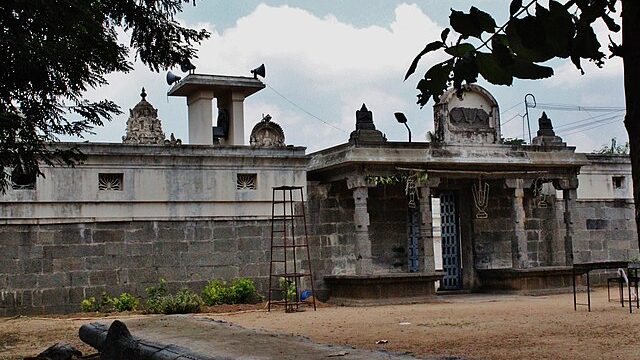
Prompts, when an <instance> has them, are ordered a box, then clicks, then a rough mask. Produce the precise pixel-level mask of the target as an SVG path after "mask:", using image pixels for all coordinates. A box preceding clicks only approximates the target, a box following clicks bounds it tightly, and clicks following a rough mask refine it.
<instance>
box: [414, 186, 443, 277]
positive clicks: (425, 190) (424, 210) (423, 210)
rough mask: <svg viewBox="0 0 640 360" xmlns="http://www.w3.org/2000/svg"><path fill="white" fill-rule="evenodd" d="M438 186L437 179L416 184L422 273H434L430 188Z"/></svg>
mask: <svg viewBox="0 0 640 360" xmlns="http://www.w3.org/2000/svg"><path fill="white" fill-rule="evenodd" d="M439 184H440V179H439V178H429V179H428V180H427V181H425V182H424V184H418V189H419V194H420V202H419V203H420V235H421V237H422V243H423V249H422V252H421V254H420V257H421V260H422V261H421V262H420V263H421V264H422V265H421V269H420V271H422V272H427V273H428V272H434V271H436V263H435V255H434V252H433V210H432V208H431V188H432V187H437V186H438V185H439Z"/></svg>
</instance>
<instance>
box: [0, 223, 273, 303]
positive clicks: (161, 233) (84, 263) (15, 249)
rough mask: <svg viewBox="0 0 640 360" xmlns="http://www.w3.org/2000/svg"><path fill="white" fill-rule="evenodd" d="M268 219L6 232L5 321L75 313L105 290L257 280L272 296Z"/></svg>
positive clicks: (0, 253)
mask: <svg viewBox="0 0 640 360" xmlns="http://www.w3.org/2000/svg"><path fill="white" fill-rule="evenodd" d="M270 229H271V228H270V221H269V220H203V221H135V222H109V223H89V224H50V225H5V226H2V227H0V316H13V315H16V314H52V313H69V312H76V311H79V310H80V307H79V304H80V302H81V301H82V300H83V299H84V298H88V297H91V296H95V297H99V296H100V295H101V294H102V293H103V292H107V293H110V294H111V295H114V296H115V295H118V294H120V293H121V292H125V291H126V292H130V293H132V294H134V295H136V296H139V297H143V296H145V291H144V290H145V288H147V287H149V286H152V285H155V284H157V283H158V281H159V279H160V278H164V279H165V280H167V282H168V285H169V289H170V290H172V291H173V290H176V289H178V288H180V287H189V288H191V289H192V290H194V291H197V292H199V291H200V290H201V289H202V287H203V286H204V285H205V284H206V282H207V281H209V280H211V279H224V280H233V279H235V278H238V277H249V278H252V279H253V280H254V281H255V283H256V286H257V288H258V290H259V291H260V292H262V293H266V291H267V287H268V278H269V238H270Z"/></svg>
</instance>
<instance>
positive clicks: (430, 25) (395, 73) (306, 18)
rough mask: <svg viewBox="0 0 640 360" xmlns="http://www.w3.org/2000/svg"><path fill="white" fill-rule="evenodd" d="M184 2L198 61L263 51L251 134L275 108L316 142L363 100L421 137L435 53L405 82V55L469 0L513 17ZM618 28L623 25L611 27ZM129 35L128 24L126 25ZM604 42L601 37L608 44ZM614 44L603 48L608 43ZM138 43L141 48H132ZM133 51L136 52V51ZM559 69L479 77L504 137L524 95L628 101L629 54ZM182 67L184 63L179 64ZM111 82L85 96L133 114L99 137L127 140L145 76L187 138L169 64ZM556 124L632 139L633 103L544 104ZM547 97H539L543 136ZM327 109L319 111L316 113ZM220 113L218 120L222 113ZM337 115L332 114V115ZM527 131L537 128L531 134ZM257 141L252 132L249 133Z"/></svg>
mask: <svg viewBox="0 0 640 360" xmlns="http://www.w3.org/2000/svg"><path fill="white" fill-rule="evenodd" d="M196 3H197V6H195V7H194V6H192V5H190V4H189V5H185V11H184V12H183V13H182V14H180V16H179V20H180V21H181V22H183V23H184V24H186V25H187V26H190V27H194V28H205V29H207V30H209V31H210V32H211V38H210V39H209V40H207V41H205V42H204V43H203V44H202V45H201V46H200V48H199V52H198V59H194V60H193V63H194V64H195V65H196V67H197V69H196V72H197V73H203V74H219V75H240V76H251V74H250V72H249V71H250V70H251V69H253V68H255V67H257V66H258V65H260V64H261V63H264V64H265V66H266V69H267V75H266V78H265V79H264V82H265V83H266V84H267V88H265V89H264V90H262V91H260V92H258V93H256V94H254V95H252V96H251V97H249V98H248V99H247V100H246V101H245V132H246V134H245V139H248V135H249V134H248V133H249V132H250V131H251V128H252V127H253V125H254V124H255V123H256V122H257V121H259V120H260V119H261V118H262V114H270V115H271V116H272V117H273V121H275V122H277V123H279V124H280V125H281V126H282V128H283V129H284V131H285V136H286V143H287V144H292V145H301V146H306V147H307V148H308V152H313V151H317V150H320V149H323V148H326V147H329V146H332V145H336V144H340V143H343V142H345V141H347V140H348V138H349V132H351V131H352V130H353V129H354V126H355V111H356V110H357V109H359V108H360V106H361V105H362V103H366V105H367V107H368V108H369V109H370V110H371V111H373V116H374V122H375V125H376V127H377V128H378V129H379V130H381V131H382V132H384V133H385V134H386V135H387V138H388V139H389V140H392V141H393V140H395V141H405V140H406V138H407V134H406V129H405V128H404V126H402V125H400V124H398V123H397V122H396V121H395V119H394V117H393V113H394V112H396V111H402V112H404V113H405V114H406V115H407V118H408V119H409V126H410V127H411V129H412V132H413V139H414V141H424V139H425V134H426V132H427V131H429V130H433V108H432V105H433V103H429V104H428V105H427V106H425V107H424V108H422V109H420V108H419V107H418V105H416V95H417V90H416V89H415V87H416V84H417V82H418V81H419V80H420V78H421V77H422V76H423V74H424V72H425V71H426V70H427V69H428V67H429V65H430V64H434V62H435V61H437V60H438V58H437V57H433V56H432V57H425V58H423V61H422V62H421V64H420V66H419V67H418V70H417V71H416V73H415V74H414V75H413V76H412V77H410V78H409V79H408V80H407V81H406V82H403V78H404V74H405V72H406V70H407V67H408V66H409V64H410V63H411V61H412V60H413V58H414V56H415V55H416V54H417V53H418V52H419V51H420V50H421V49H422V48H423V47H424V45H425V44H427V43H428V42H431V41H434V40H437V39H438V38H439V35H440V32H441V31H442V29H443V28H444V27H446V26H448V17H449V14H450V8H453V9H456V10H464V11H468V10H469V8H470V6H472V5H475V6H477V7H478V8H480V9H482V10H485V11H487V12H490V13H492V14H493V15H494V17H495V18H496V21H497V23H498V24H502V23H504V21H505V20H506V19H507V17H508V3H509V2H508V1H506V0H505V1H495V0H466V1H463V0H456V1H444V0H430V1H417V2H406V3H405V2H394V1H387V0H366V1H364V0H363V1H354V0H351V1H326V0H325V1H221V0H199V1H197V2H196ZM597 28H598V35H599V37H600V39H601V43H603V44H608V40H607V36H608V35H609V33H608V32H607V31H606V27H605V26H604V24H598V25H597ZM613 38H614V39H619V38H620V36H619V34H614V36H613ZM122 39H123V40H125V41H126V34H123V35H122ZM605 50H606V49H603V51H605ZM605 53H606V51H605ZM132 55H133V54H132ZM132 60H133V57H132ZM551 65H553V67H554V69H555V72H556V75H555V76H553V77H552V78H549V79H545V80H540V81H527V80H516V81H515V82H514V84H513V85H512V86H510V87H505V86H494V85H489V84H487V83H486V82H484V81H480V82H479V84H480V85H481V86H484V87H485V88H486V89H487V90H489V91H490V92H491V93H492V94H493V95H494V96H495V97H496V99H497V100H498V103H499V105H500V109H501V112H502V114H501V122H502V123H504V125H503V128H502V133H503V136H504V137H520V138H521V137H522V136H523V132H522V131H523V127H522V126H523V123H522V119H521V117H520V116H519V115H522V114H524V97H525V95H526V94H527V93H531V94H533V95H534V96H535V98H536V100H537V102H538V103H541V104H550V103H553V104H564V105H575V106H578V105H580V106H587V107H619V108H622V107H624V92H623V91H624V90H623V80H622V71H623V70H622V61H620V60H619V59H611V60H608V61H607V63H606V64H605V66H604V68H603V69H598V68H596V67H595V66H593V65H592V64H584V68H585V71H586V75H584V76H581V75H580V72H579V71H578V70H577V69H575V67H573V65H572V64H571V63H570V62H569V61H555V62H553V63H552V64H551ZM173 71H174V72H175V73H176V74H178V75H183V74H182V73H181V72H180V70H179V69H174V70H173ZM108 81H109V83H110V84H109V85H108V86H105V87H102V88H99V89H95V90H91V91H89V92H88V94H87V97H88V98H90V99H94V100H98V99H103V98H108V99H111V100H113V101H115V102H116V103H117V104H118V105H120V106H121V107H122V109H123V110H124V114H123V115H121V116H119V117H117V118H116V119H114V120H113V121H112V122H111V123H108V124H106V125H105V126H104V127H103V128H99V129H96V134H95V135H91V136H87V137H86V138H85V139H86V140H90V141H103V142H121V140H122V139H121V138H122V136H123V135H124V134H125V129H126V120H127V117H128V115H129V111H128V109H130V108H132V107H133V106H135V104H136V103H137V102H138V101H139V99H140V97H139V93H140V88H141V87H143V86H144V87H145V88H146V91H147V94H148V97H147V100H149V101H150V102H151V103H152V104H153V105H154V106H155V107H156V108H158V114H159V117H160V118H161V120H162V125H163V130H164V132H165V133H166V135H167V137H168V136H169V135H170V134H171V133H174V134H175V135H176V137H178V138H182V139H183V141H184V142H185V143H186V142H188V125H187V107H186V100H185V98H181V97H180V98H173V97H167V95H166V93H167V90H168V89H169V86H168V85H167V84H166V83H165V73H154V72H152V71H150V70H148V69H147V68H145V67H144V65H142V64H140V63H139V62H136V63H135V69H134V70H133V71H131V72H130V73H128V74H112V75H109V76H108ZM545 111H546V112H547V115H548V116H549V117H550V118H551V119H552V121H553V124H554V127H555V128H556V129H557V133H558V135H560V136H562V137H563V139H564V140H565V141H566V142H567V143H568V144H569V145H573V146H576V147H577V148H578V151H584V152H589V151H592V150H594V149H596V148H599V147H600V146H601V145H602V144H605V143H610V139H611V138H612V137H616V138H617V139H618V141H619V142H625V141H627V136H626V132H625V130H624V126H623V124H622V120H623V115H624V112H622V111H618V112H598V111H593V110H589V111H560V110H554V109H551V110H545ZM541 114H542V109H540V108H536V109H530V117H531V131H532V133H533V136H535V131H536V130H537V119H538V118H539V117H540V115H541ZM319 119H321V120H319ZM214 121H215V120H214ZM325 122H326V123H328V124H330V125H327V124H326V123H325ZM526 138H527V139H528V135H526ZM247 141H248V140H247Z"/></svg>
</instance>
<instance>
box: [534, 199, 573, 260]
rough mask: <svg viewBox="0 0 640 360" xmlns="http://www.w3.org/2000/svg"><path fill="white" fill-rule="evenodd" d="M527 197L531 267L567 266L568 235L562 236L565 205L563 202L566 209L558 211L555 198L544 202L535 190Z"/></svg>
mask: <svg viewBox="0 0 640 360" xmlns="http://www.w3.org/2000/svg"><path fill="white" fill-rule="evenodd" d="M524 194H525V196H524V211H525V215H526V220H525V223H524V228H525V232H526V236H527V259H528V261H529V267H539V266H558V265H565V256H564V240H563V239H564V235H562V236H561V235H560V230H561V229H562V230H563V231H564V220H562V219H563V216H564V205H562V203H561V205H562V207H560V208H559V209H557V208H556V206H555V204H556V199H555V197H549V198H547V199H546V201H545V202H544V203H541V199H540V198H536V197H534V194H533V191H532V190H531V189H526V190H525V192H524ZM558 219H560V220H561V221H558Z"/></svg>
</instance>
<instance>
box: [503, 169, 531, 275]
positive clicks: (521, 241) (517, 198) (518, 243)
mask: <svg viewBox="0 0 640 360" xmlns="http://www.w3.org/2000/svg"><path fill="white" fill-rule="evenodd" d="M505 184H506V186H507V187H508V188H511V189H513V205H512V207H513V213H512V215H511V219H512V220H513V227H514V237H513V238H512V240H511V263H512V267H513V268H514V269H525V268H528V267H529V254H528V252H527V250H528V249H527V232H526V230H525V227H524V222H525V220H526V214H525V212H524V187H525V183H524V180H523V179H507V180H506V181H505Z"/></svg>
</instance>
